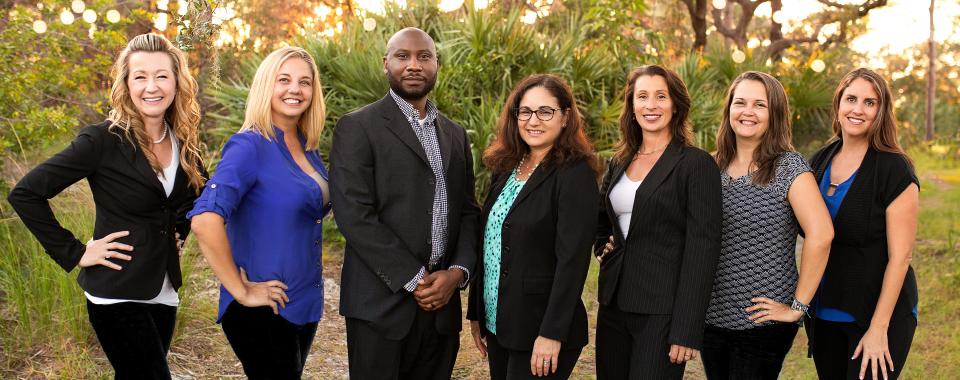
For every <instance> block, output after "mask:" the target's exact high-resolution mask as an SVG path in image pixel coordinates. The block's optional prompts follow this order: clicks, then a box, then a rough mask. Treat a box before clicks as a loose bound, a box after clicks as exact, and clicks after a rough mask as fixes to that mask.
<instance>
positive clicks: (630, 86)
mask: <svg viewBox="0 0 960 380" xmlns="http://www.w3.org/2000/svg"><path fill="white" fill-rule="evenodd" d="M642 76H659V77H662V78H663V80H664V81H666V82H667V92H668V93H669V95H670V101H671V102H672V103H673V115H671V117H670V125H669V128H670V134H671V135H672V137H673V140H674V141H677V142H679V143H681V144H683V145H686V146H690V145H692V141H693V137H692V136H691V132H690V124H689V123H688V122H687V116H689V115H690V103H691V101H690V94H689V93H688V92H687V85H686V84H684V83H683V79H680V76H679V75H677V73H676V72H674V71H673V70H670V69H668V68H666V67H663V66H660V65H647V66H640V67H638V68H636V69H633V71H631V72H630V74H629V75H627V84H626V85H625V86H624V87H623V111H621V112H620V141H617V144H616V145H615V146H614V149H615V151H616V152H615V153H614V160H616V161H619V162H625V161H629V160H630V158H631V157H633V155H634V154H636V153H637V150H639V149H640V144H641V143H642V142H643V132H642V131H641V130H640V124H639V123H637V118H636V115H634V114H633V91H634V90H635V87H636V84H637V79H639V78H640V77H642Z"/></svg>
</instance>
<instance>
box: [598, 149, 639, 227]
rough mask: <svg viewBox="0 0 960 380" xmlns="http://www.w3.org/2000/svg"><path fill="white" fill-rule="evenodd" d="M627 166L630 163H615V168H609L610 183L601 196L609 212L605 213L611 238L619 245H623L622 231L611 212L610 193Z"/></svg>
mask: <svg viewBox="0 0 960 380" xmlns="http://www.w3.org/2000/svg"><path fill="white" fill-rule="evenodd" d="M627 166H630V161H627V162H625V163H617V164H616V165H615V166H611V167H610V169H609V170H612V172H611V173H610V176H611V177H610V183H608V184H607V192H606V193H605V194H603V202H604V206H606V208H605V210H610V211H609V212H607V217H608V218H609V219H610V225H611V226H612V227H613V238H614V240H616V241H618V242H620V243H621V244H619V245H623V244H622V243H623V230H622V229H621V228H620V222H619V221H618V220H617V217H616V214H615V213H614V212H613V203H611V202H610V191H611V190H613V188H614V187H616V186H617V182H620V177H621V176H623V172H625V171H627ZM634 199H636V196H634Z"/></svg>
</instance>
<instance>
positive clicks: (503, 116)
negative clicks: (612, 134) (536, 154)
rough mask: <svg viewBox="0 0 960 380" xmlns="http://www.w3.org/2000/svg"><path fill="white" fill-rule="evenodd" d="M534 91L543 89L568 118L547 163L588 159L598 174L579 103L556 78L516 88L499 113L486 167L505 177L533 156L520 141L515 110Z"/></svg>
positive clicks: (544, 76)
mask: <svg viewBox="0 0 960 380" xmlns="http://www.w3.org/2000/svg"><path fill="white" fill-rule="evenodd" d="M535 87H543V88H544V89H545V90H547V91H549V92H550V94H551V95H553V96H554V97H555V98H557V102H558V103H559V104H560V109H561V110H562V111H560V112H563V115H564V116H566V125H565V126H564V128H563V129H561V130H560V135H559V136H557V141H556V142H555V143H554V144H553V147H552V148H551V149H550V152H549V153H548V154H547V157H546V158H545V159H547V160H550V162H552V163H553V164H564V163H567V162H573V161H576V160H581V159H585V160H587V162H588V163H589V164H590V167H591V168H592V169H593V171H594V172H596V171H597V162H596V161H597V160H596V156H595V155H594V152H593V146H592V145H591V144H590V140H588V139H587V135H586V133H585V132H584V124H585V123H584V121H583V117H582V116H581V115H580V110H579V109H577V101H576V99H574V97H573V91H571V90H570V86H569V85H567V83H566V82H565V81H564V80H563V79H561V78H560V77H558V76H556V75H551V74H534V75H531V76H529V77H527V78H525V79H523V80H522V81H520V83H518V84H517V85H516V87H514V88H513V91H512V92H510V96H508V97H507V102H506V103H505V104H504V105H503V110H501V111H500V117H499V118H498V120H497V132H496V135H495V137H494V139H493V141H491V142H490V145H489V146H487V149H486V150H484V151H483V163H484V164H485V165H486V166H487V168H489V169H490V171H492V172H494V173H504V172H508V171H511V170H513V169H514V168H515V167H517V165H518V164H519V163H520V160H521V159H523V156H524V155H525V154H527V153H528V152H530V146H528V145H527V143H526V142H524V141H523V139H521V138H520V128H519V121H518V120H517V113H516V109H517V108H519V107H520V100H521V99H523V96H524V95H525V94H526V93H527V91H530V89H533V88H535Z"/></svg>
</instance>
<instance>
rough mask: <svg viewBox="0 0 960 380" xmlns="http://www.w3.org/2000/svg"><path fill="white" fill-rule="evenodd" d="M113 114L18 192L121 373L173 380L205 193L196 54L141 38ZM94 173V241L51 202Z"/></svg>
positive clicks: (122, 58) (130, 51) (30, 224)
mask: <svg viewBox="0 0 960 380" xmlns="http://www.w3.org/2000/svg"><path fill="white" fill-rule="evenodd" d="M113 79H114V83H113V88H112V91H111V96H110V101H111V106H112V108H113V109H112V110H111V111H110V115H109V117H108V119H107V120H106V121H104V122H101V123H97V124H93V125H90V126H87V127H85V128H83V129H81V130H80V133H79V135H78V136H77V138H76V139H74V140H73V142H72V143H71V144H70V146H68V147H67V148H66V149H64V150H63V151H61V152H60V153H58V154H57V155H55V156H53V157H52V158H50V159H48V160H47V161H45V162H44V163H42V164H40V165H38V166H37V167H36V168H34V169H33V170H31V171H30V172H29V173H27V175H26V176H24V177H23V179H21V180H20V182H19V183H17V186H16V187H15V188H14V189H13V190H12V191H11V192H10V196H9V199H8V200H9V201H10V204H11V205H13V208H14V210H16V212H17V213H18V214H19V215H20V219H21V220H23V223H24V224H25V225H26V226H27V228H29V229H30V232H32V233H33V234H34V236H36V238H37V240H39V241H40V243H41V244H42V245H43V247H44V249H46V251H47V253H48V254H49V255H50V257H52V258H53V260H54V261H56V262H57V264H59V265H60V266H61V267H63V269H64V270H67V271H70V270H72V269H73V268H74V267H76V266H80V268H81V269H80V275H79V276H78V278H77V282H79V283H80V287H82V288H83V290H84V294H85V296H86V298H87V312H88V314H89V317H90V323H91V324H92V325H93V329H94V331H95V332H96V334H97V339H98V340H99V341H100V345H101V346H102V347H103V351H104V352H105V353H106V355H107V359H109V360H110V364H111V365H112V366H113V368H114V370H115V371H116V378H118V379H128V378H137V379H148V378H149V379H169V378H170V370H169V368H168V366H167V360H166V355H167V351H168V350H169V348H170V340H171V339H172V338H173V328H174V323H175V320H176V313H177V306H178V304H179V298H178V296H177V291H176V290H177V288H179V287H180V285H181V284H182V279H181V275H180V259H179V257H180V255H179V251H180V247H181V244H182V239H183V238H185V236H186V235H187V232H188V231H189V229H190V225H189V223H188V222H187V219H186V212H187V210H189V209H190V205H191V204H192V203H193V201H194V199H196V198H197V195H198V194H199V193H200V190H201V189H202V188H203V184H204V178H205V176H206V172H205V170H204V167H203V162H202V160H201V156H200V150H199V143H198V139H197V126H198V125H199V124H200V106H199V104H198V103H197V99H196V91H197V83H196V81H195V80H194V79H193V77H192V76H191V75H190V71H189V69H188V67H187V59H186V55H185V54H184V53H183V52H182V51H180V49H177V48H176V47H175V46H173V44H171V43H170V41H169V40H167V39H166V38H164V37H163V36H160V35H157V34H143V35H139V36H136V37H134V38H133V39H131V40H130V42H129V43H128V44H127V47H126V48H125V49H123V51H122V52H121V53H120V55H119V57H117V60H116V63H115V64H114V67H113ZM84 178H85V179H87V182H88V183H89V184H90V190H91V192H92V193H93V201H94V204H95V206H96V220H95V224H94V229H93V238H92V239H90V240H89V241H88V242H87V243H86V244H84V243H83V242H81V241H80V240H78V239H77V238H76V237H75V235H74V234H73V233H72V232H70V231H68V230H67V229H65V228H63V227H62V226H61V225H60V223H59V222H58V221H57V219H56V217H55V216H54V214H53V211H52V210H51V208H50V204H49V202H48V200H49V199H50V198H53V197H54V196H56V195H57V194H59V193H60V192H61V191H63V190H64V189H66V188H67V187H68V186H70V185H72V184H74V183H76V182H78V181H80V180H82V179H84Z"/></svg>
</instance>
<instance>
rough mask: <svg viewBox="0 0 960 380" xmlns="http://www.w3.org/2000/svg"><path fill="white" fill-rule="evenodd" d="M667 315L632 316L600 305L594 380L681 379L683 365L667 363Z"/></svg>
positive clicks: (668, 358)
mask: <svg viewBox="0 0 960 380" xmlns="http://www.w3.org/2000/svg"><path fill="white" fill-rule="evenodd" d="M670 320H671V316H670V315H660V314H635V313H628V312H625V311H621V310H619V309H617V308H616V307H611V306H603V305H601V306H600V311H599V312H598V315H597V379H598V380H614V379H617V380H619V379H631V380H633V379H678V380H679V379H682V378H683V369H684V367H686V364H674V363H670V357H669V354H670V343H669V335H670Z"/></svg>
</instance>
